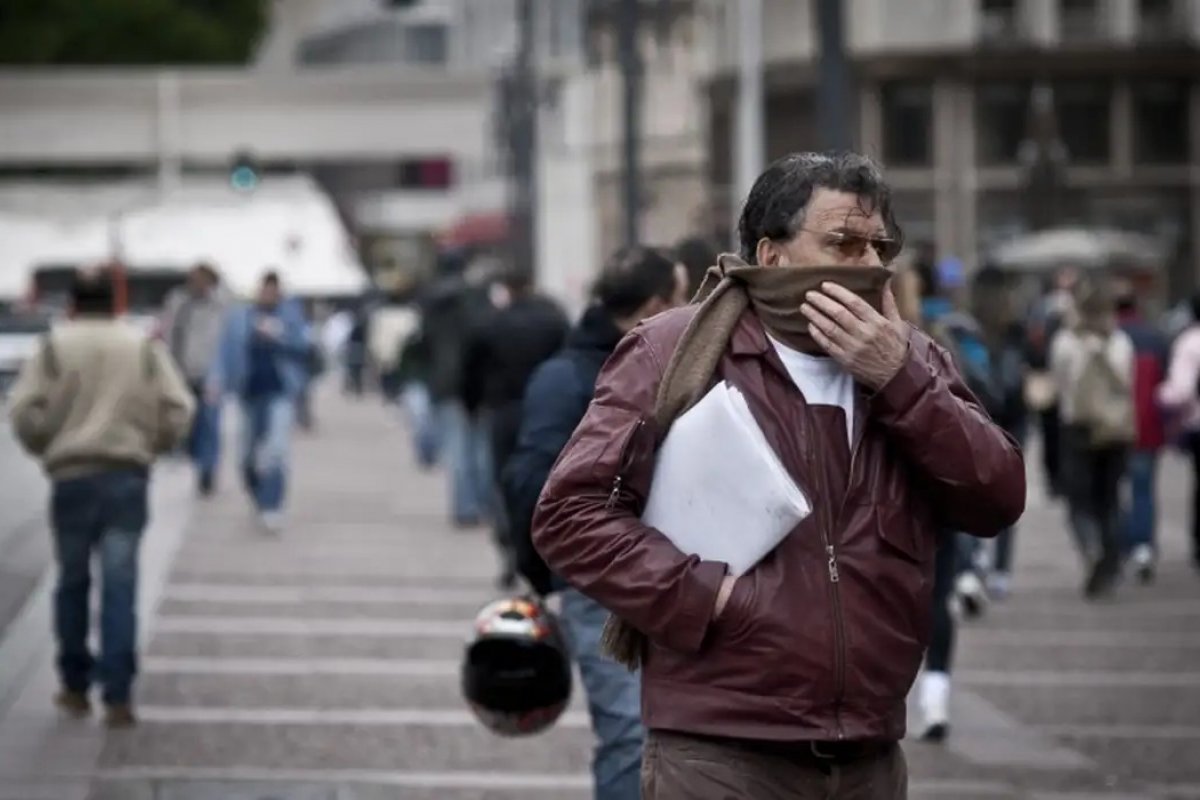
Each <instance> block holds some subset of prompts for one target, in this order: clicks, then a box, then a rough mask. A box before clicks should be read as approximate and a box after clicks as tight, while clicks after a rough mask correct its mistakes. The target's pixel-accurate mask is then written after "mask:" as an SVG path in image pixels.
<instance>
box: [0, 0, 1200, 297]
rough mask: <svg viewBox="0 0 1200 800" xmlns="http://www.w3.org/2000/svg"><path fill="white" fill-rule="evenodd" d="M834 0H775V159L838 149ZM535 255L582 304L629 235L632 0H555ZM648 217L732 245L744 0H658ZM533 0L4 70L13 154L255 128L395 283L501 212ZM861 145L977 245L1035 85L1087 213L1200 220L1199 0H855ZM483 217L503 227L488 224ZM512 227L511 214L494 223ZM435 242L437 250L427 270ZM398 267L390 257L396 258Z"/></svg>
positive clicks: (1171, 222) (330, 22) (547, 15)
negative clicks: (156, 60) (622, 26)
mask: <svg viewBox="0 0 1200 800" xmlns="http://www.w3.org/2000/svg"><path fill="white" fill-rule="evenodd" d="M817 1H818V0H762V3H763V12H764V19H763V58H764V74H765V79H764V85H765V94H766V98H765V105H766V156H767V158H768V159H770V158H774V157H776V156H778V155H781V154H783V153H786V152H789V151H793V150H798V149H805V148H812V147H816V146H818V144H819V137H818V136H817V130H816V125H817V122H816V103H815V94H816V92H815V87H816V81H817V73H816V58H817V35H816V30H815V28H816V26H815V24H814V21H815V4H816V2H817ZM533 4H534V8H535V11H536V24H535V29H536V34H535V37H534V41H535V60H536V62H537V66H538V71H539V81H540V83H539V91H538V100H539V119H540V132H539V142H538V144H539V148H538V156H537V167H538V169H537V173H538V199H539V204H538V213H539V216H538V224H537V248H536V250H537V261H538V264H537V269H538V274H539V277H540V280H541V281H542V282H543V283H544V284H545V285H546V287H547V288H548V289H550V290H551V291H553V292H554V293H555V294H558V295H560V296H561V297H563V298H564V299H565V300H566V301H567V302H569V303H571V304H573V305H574V304H576V303H577V302H578V301H579V300H581V299H582V297H583V293H584V292H585V291H586V288H587V283H588V281H589V280H590V278H591V276H592V275H594V274H595V271H596V269H597V267H598V265H599V263H600V262H601V260H602V259H603V257H604V256H605V255H606V254H608V253H610V252H611V251H612V250H613V249H614V248H615V247H617V246H618V245H619V244H620V243H621V241H622V225H621V215H622V204H623V196H624V195H623V191H622V174H623V170H622V159H621V146H622V92H621V86H622V82H621V71H620V65H619V60H618V52H617V50H618V48H617V46H616V35H615V25H614V20H613V18H612V13H613V10H614V9H615V8H616V7H617V2H616V0H533ZM640 6H641V8H642V24H641V26H640V44H641V47H640V52H641V54H642V62H643V77H642V81H643V87H642V98H643V102H642V112H641V134H642V136H641V142H640V153H641V167H642V169H641V182H640V186H641V201H642V208H641V230H640V233H641V239H642V241H644V242H648V243H654V244H670V243H671V242H673V241H675V240H676V239H678V238H680V237H681V236H684V235H688V234H694V233H702V234H708V235H710V236H712V237H713V238H715V239H717V240H718V241H719V242H722V243H724V242H728V241H730V220H731V219H732V216H733V210H734V208H735V207H736V204H737V203H739V202H740V200H741V198H740V197H733V196H732V194H733V192H732V190H731V184H732V173H733V169H732V164H733V162H734V155H735V154H734V152H733V141H732V140H733V136H732V128H733V109H734V108H735V104H736V96H737V95H736V92H737V86H736V84H737V80H736V62H737V57H738V53H737V17H738V14H739V10H740V8H741V4H739V3H738V1H737V0H641V2H640ZM517 8H518V0H421V2H415V3H400V2H389V1H387V0H275V5H274V16H273V21H272V26H271V29H270V32H269V34H268V36H267V37H266V39H265V40H264V42H263V43H262V46H261V48H260V52H259V55H258V58H257V60H256V62H255V63H254V64H252V65H250V66H249V67H248V68H246V69H211V70H210V69H195V70H186V71H178V70H162V69H144V70H143V69H133V70H120V71H97V70H92V69H86V70H85V69H79V70H68V71H46V72H42V71H36V70H35V71H28V70H23V71H19V72H16V71H10V72H0V106H2V107H3V108H4V110H5V113H4V114H3V115H0V178H3V176H5V175H20V176H22V177H29V176H39V175H46V174H50V175H57V174H61V173H69V174H85V175H90V176H95V177H97V178H98V179H105V178H112V177H127V176H130V175H135V174H143V173H144V174H147V175H151V176H157V178H158V179H159V180H160V181H162V182H164V183H168V184H169V183H170V182H172V181H174V180H177V177H178V176H179V175H181V174H185V173H188V172H201V173H203V172H207V173H220V172H222V171H226V170H228V168H229V164H230V160H231V159H232V158H234V157H235V156H236V154H238V153H239V152H245V153H247V154H250V155H251V156H253V158H254V159H255V160H256V161H257V162H258V164H259V166H260V168H261V169H262V170H263V171H264V172H265V173H266V174H267V175H269V174H270V173H271V172H272V171H280V172H289V171H302V172H308V173H311V174H312V175H314V176H315V177H316V178H317V179H318V181H319V182H320V184H321V185H322V186H323V187H324V188H325V189H326V190H327V191H328V192H329V193H330V195H331V196H332V198H333V199H334V201H335V202H336V204H337V207H338V208H339V210H340V211H341V213H342V215H343V216H344V218H345V219H346V220H347V222H348V224H349V225H350V227H351V229H352V230H353V231H354V233H355V235H356V236H357V237H358V241H359V242H360V244H361V245H362V249H363V252H364V257H365V260H366V261H367V262H368V263H369V264H371V265H372V266H373V267H374V268H375V269H376V270H377V271H378V272H379V273H380V274H381V276H385V282H386V280H395V281H399V282H403V281H405V280H412V279H415V278H419V277H420V273H422V272H424V271H426V270H427V269H428V268H429V265H430V262H431V258H432V256H431V253H432V250H433V248H434V246H435V240H434V237H433V236H432V234H433V233H434V232H436V231H440V230H445V229H446V228H448V227H453V226H455V224H456V223H460V224H461V223H463V221H464V220H468V221H469V220H471V219H479V218H482V219H483V220H484V221H486V220H488V219H491V220H493V221H495V220H496V219H497V218H503V216H504V212H505V210H506V208H507V204H508V199H509V196H510V191H511V185H510V183H509V181H508V178H507V173H508V163H507V154H506V153H505V150H504V146H503V142H502V136H501V135H500V119H501V117H502V115H503V112H504V111H505V108H504V107H503V106H504V104H503V101H502V99H501V96H500V93H499V91H498V87H499V78H500V76H501V75H503V74H504V72H505V71H506V70H508V69H510V68H511V66H512V64H513V62H514V59H515V58H516V54H517V48H518V44H519V30H518V20H517ZM844 9H845V12H844V13H845V30H846V40H847V41H846V46H847V51H848V54H849V57H850V61H851V64H852V67H853V75H854V80H855V89H854V92H855V95H856V96H855V98H854V99H853V104H852V105H853V107H854V108H855V110H856V112H857V114H856V116H857V119H856V122H855V131H856V138H857V142H858V145H859V146H860V147H861V148H863V149H865V150H866V151H868V152H870V153H872V154H874V155H876V156H878V157H879V158H881V160H882V161H883V162H884V163H885V164H886V165H887V166H888V168H889V174H890V176H891V178H892V180H893V181H894V183H895V185H896V187H897V195H898V200H899V203H900V213H901V216H902V218H903V219H904V220H905V222H906V223H907V227H908V229H909V231H910V233H911V235H912V236H913V237H914V238H918V239H927V240H930V241H932V242H935V243H936V246H937V249H938V252H939V253H941V254H942V255H947V256H956V257H959V258H961V259H963V260H964V261H965V262H967V263H968V265H971V264H974V263H975V262H976V261H977V258H978V255H979V253H980V252H982V251H983V250H984V249H986V248H987V247H988V246H989V245H990V244H992V243H994V242H997V241H1000V240H1002V239H1003V238H1005V237H1006V236H1010V235H1012V234H1013V233H1015V232H1018V231H1019V230H1020V229H1021V228H1022V225H1023V220H1024V216H1025V209H1024V208H1023V200H1022V197H1023V196H1024V195H1023V191H1022V185H1023V180H1024V169H1023V167H1022V162H1021V152H1022V145H1023V143H1024V142H1025V141H1026V138H1027V134H1028V125H1027V116H1028V112H1029V108H1030V102H1031V97H1032V95H1033V87H1034V86H1035V84H1040V85H1044V86H1048V87H1049V88H1050V89H1051V91H1052V97H1053V107H1054V109H1055V111H1056V119H1057V125H1058V131H1059V136H1060V138H1061V139H1062V141H1063V143H1064V145H1065V150H1066V154H1067V160H1068V166H1067V168H1066V188H1067V191H1066V193H1065V200H1064V203H1063V215H1064V221H1073V220H1077V221H1083V222H1090V223H1094V224H1111V225H1115V226H1117V227H1131V228H1134V229H1137V230H1141V231H1144V232H1147V233H1151V234H1154V235H1157V236H1161V237H1163V238H1164V239H1165V240H1166V241H1168V242H1169V244H1170V246H1171V248H1173V250H1174V252H1175V253H1176V256H1177V257H1176V259H1175V263H1174V264H1172V265H1171V267H1172V269H1173V272H1172V284H1173V287H1174V288H1175V289H1176V291H1182V290H1183V289H1185V288H1189V287H1190V286H1192V285H1193V283H1194V282H1195V273H1196V272H1197V271H1198V270H1200V266H1198V264H1197V261H1198V256H1197V251H1198V249H1200V248H1198V243H1200V83H1198V79H1197V69H1196V65H1197V63H1198V59H1200V0H904V2H896V1H895V0H845V4H844ZM485 227H486V226H485ZM491 230H492V231H493V232H497V231H498V232H501V233H502V232H503V224H502V220H501V224H498V225H493V226H492V228H491ZM413 265H416V266H413ZM387 275H391V276H392V277H391V278H386V276H387Z"/></svg>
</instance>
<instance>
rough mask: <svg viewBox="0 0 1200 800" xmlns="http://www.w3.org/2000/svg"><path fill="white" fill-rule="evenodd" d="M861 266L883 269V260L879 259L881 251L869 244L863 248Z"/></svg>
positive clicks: (859, 260)
mask: <svg viewBox="0 0 1200 800" xmlns="http://www.w3.org/2000/svg"><path fill="white" fill-rule="evenodd" d="M858 263H859V266H862V267H882V266H883V259H882V258H880V257H879V251H878V250H876V249H875V245H874V244H872V243H871V242H867V243H866V246H865V247H863V251H862V256H860V257H859V259H858Z"/></svg>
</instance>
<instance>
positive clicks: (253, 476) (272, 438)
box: [210, 272, 311, 533]
mask: <svg viewBox="0 0 1200 800" xmlns="http://www.w3.org/2000/svg"><path fill="white" fill-rule="evenodd" d="M310 345H311V342H310V336H309V332H308V325H307V323H306V322H305V319H304V311H303V309H302V308H301V307H300V304H299V303H298V302H296V301H295V300H292V299H290V298H285V297H284V295H283V288H282V286H281V284H280V279H279V275H278V274H277V273H275V272H268V273H267V274H266V275H265V276H264V277H263V279H262V282H261V283H260V284H259V289H258V297H257V298H256V300H255V302H254V303H252V304H250V305H247V306H244V307H242V308H238V309H235V310H234V311H232V312H231V313H230V316H229V320H228V323H227V325H226V329H225V333H224V336H223V338H222V342H221V353H220V357H219V358H218V359H217V362H216V364H215V365H214V369H213V372H212V375H211V378H210V380H211V383H212V385H213V387H214V391H218V392H222V393H224V394H227V395H229V396H232V397H234V398H236V400H237V402H238V403H239V405H240V406H241V409H242V431H241V435H242V449H241V467H242V480H243V483H244V485H245V487H246V490H247V491H248V492H249V494H250V496H251V499H252V500H253V502H254V506H255V508H256V510H257V512H258V515H259V520H260V522H261V523H262V525H263V527H264V528H265V529H266V530H267V531H269V532H271V533H279V532H280V531H281V530H282V529H283V522H284V519H283V508H284V500H285V495H286V489H287V467H288V458H289V454H290V450H291V447H290V445H291V438H292V430H293V427H294V423H295V415H296V402H297V399H298V398H299V396H300V393H301V392H302V391H303V390H304V387H305V384H306V383H307V380H308V375H307V360H308V357H309V352H310Z"/></svg>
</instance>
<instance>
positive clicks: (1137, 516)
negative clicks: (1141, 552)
mask: <svg viewBox="0 0 1200 800" xmlns="http://www.w3.org/2000/svg"><path fill="white" fill-rule="evenodd" d="M1125 469H1126V475H1128V476H1129V509H1128V510H1127V511H1126V513H1125V514H1124V520H1123V522H1124V525H1123V526H1122V529H1123V531H1124V534H1125V542H1124V544H1125V547H1124V548H1123V549H1124V550H1125V552H1126V553H1128V552H1130V551H1132V550H1133V548H1135V547H1137V546H1138V545H1143V544H1145V545H1150V547H1154V542H1155V535H1154V532H1155V528H1156V527H1157V519H1158V503H1157V498H1156V492H1155V486H1156V477H1157V472H1158V453H1157V452H1155V451H1153V450H1135V451H1134V452H1133V453H1131V454H1130V456H1129V461H1128V462H1127V464H1126V466H1125Z"/></svg>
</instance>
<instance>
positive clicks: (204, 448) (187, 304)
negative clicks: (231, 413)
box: [163, 264, 229, 495]
mask: <svg viewBox="0 0 1200 800" xmlns="http://www.w3.org/2000/svg"><path fill="white" fill-rule="evenodd" d="M228 309H229V302H228V295H227V293H226V291H225V289H224V287H222V286H221V279H220V277H219V276H218V275H217V271H216V270H215V269H214V268H213V267H212V266H211V265H209V264H198V265H197V266H196V267H194V268H193V269H192V271H191V272H190V273H188V279H187V283H186V284H185V285H184V286H181V287H180V288H178V289H176V290H175V291H173V292H172V293H171V294H170V295H169V296H168V297H167V304H166V313H165V314H164V320H163V336H164V338H165V339H166V342H167V345H168V347H169V348H170V350H171V355H172V356H173V357H174V358H175V363H176V364H178V365H179V369H180V370H181V371H182V372H183V376H184V379H185V380H186V381H187V384H188V386H189V388H191V390H192V396H193V397H194V398H195V399H196V415H195V420H194V422H193V423H192V430H191V432H190V434H189V435H188V439H187V443H186V444H187V452H188V455H189V456H190V457H191V459H192V463H194V464H195V465H196V475H197V482H198V488H199V491H200V494H202V495H209V494H212V491H213V489H214V487H215V481H216V473H217V465H218V463H219V461H220V454H221V398H220V395H219V394H218V393H217V392H216V391H215V389H214V388H213V387H210V386H208V385H207V378H208V375H209V373H210V372H211V371H212V367H213V364H214V363H215V362H216V359H217V350H218V349H219V348H220V345H221V334H222V331H223V330H224V326H225V317H226V315H227V313H228Z"/></svg>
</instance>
